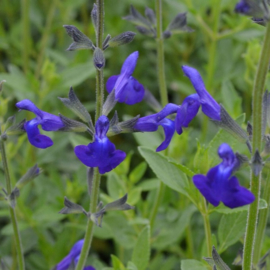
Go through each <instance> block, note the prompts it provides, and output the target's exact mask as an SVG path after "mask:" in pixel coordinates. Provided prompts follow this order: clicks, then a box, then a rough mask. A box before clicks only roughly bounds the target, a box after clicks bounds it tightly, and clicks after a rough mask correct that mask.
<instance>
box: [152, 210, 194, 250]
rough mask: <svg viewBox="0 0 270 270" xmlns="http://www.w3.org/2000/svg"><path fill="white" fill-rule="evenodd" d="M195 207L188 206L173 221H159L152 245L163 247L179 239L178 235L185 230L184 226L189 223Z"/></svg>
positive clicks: (158, 247)
mask: <svg viewBox="0 0 270 270" xmlns="http://www.w3.org/2000/svg"><path fill="white" fill-rule="evenodd" d="M196 210H197V208H196V207H195V206H194V205H190V206H188V207H187V208H186V209H185V210H184V212H183V213H182V214H181V216H180V217H179V218H178V219H177V220H176V221H174V222H170V223H168V222H166V223H165V222H164V220H162V221H160V222H159V226H156V227H157V228H155V229H157V230H158V231H159V234H158V235H157V237H156V238H155V240H154V242H153V247H154V248H157V249H165V248H166V247H167V246H169V245H172V244H173V243H175V242H177V241H179V239H180V237H181V236H182V235H183V233H184V232H185V229H186V227H187V226H188V225H189V222H190V218H191V216H192V215H193V214H194V213H195V211H196ZM168 228H170V229H168Z"/></svg>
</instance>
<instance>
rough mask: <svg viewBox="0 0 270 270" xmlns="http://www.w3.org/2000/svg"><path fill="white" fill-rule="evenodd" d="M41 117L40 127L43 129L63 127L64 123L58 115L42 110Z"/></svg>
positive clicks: (55, 129) (50, 129)
mask: <svg viewBox="0 0 270 270" xmlns="http://www.w3.org/2000/svg"><path fill="white" fill-rule="evenodd" d="M42 114H43V117H42V122H41V127H42V129H43V130H45V131H57V130H59V129H60V128H63V127H64V123H63V122H62V120H61V118H60V117H59V116H56V115H53V114H50V113H47V112H44V111H42Z"/></svg>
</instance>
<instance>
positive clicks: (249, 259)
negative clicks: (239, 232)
mask: <svg viewBox="0 0 270 270" xmlns="http://www.w3.org/2000/svg"><path fill="white" fill-rule="evenodd" d="M269 60H270V23H267V26H266V34H265V37H264V42H263V47H262V51H261V55H260V61H259V65H258V68H257V72H256V77H255V82H254V86H253V94H252V96H253V100H252V108H253V120H252V126H253V136H252V150H253V154H254V153H255V151H256V150H259V151H260V150H261V145H262V142H261V140H262V99H263V93H264V90H265V82H266V76H267V71H268V65H269ZM260 185H261V173H260V174H259V175H254V173H253V171H251V192H252V193H253V194H254V195H255V201H254V202H253V203H252V204H251V205H250V206H249V212H248V219H247V228H246V236H245V242H244V254H243V269H245V270H251V269H252V267H253V266H252V263H253V251H254V244H255V238H256V226H257V220H258V212H259V199H260Z"/></svg>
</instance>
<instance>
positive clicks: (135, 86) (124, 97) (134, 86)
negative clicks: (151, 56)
mask: <svg viewBox="0 0 270 270" xmlns="http://www.w3.org/2000/svg"><path fill="white" fill-rule="evenodd" d="M143 97H144V87H143V85H142V84H140V83H139V82H138V81H137V80H136V79H135V78H133V77H132V76H131V77H129V79H128V80H127V82H126V84H125V85H124V86H123V87H122V88H121V90H119V91H117V92H116V94H115V99H116V100H117V101H118V102H120V103H126V104H128V105H134V104H136V103H139V102H141V101H142V100H143Z"/></svg>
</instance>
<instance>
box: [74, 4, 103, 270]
mask: <svg viewBox="0 0 270 270" xmlns="http://www.w3.org/2000/svg"><path fill="white" fill-rule="evenodd" d="M96 4H97V17H98V19H97V21H98V22H97V30H96V45H97V47H99V48H100V49H102V41H103V32H104V0H97V2H96ZM103 97H104V77H103V71H102V70H97V71H96V116H95V119H96V121H97V119H98V118H99V117H100V116H101V114H102V105H103ZM100 179H101V175H100V173H99V170H98V168H95V169H94V179H93V184H92V185H93V186H92V191H91V200H90V213H95V212H96V208H97V204H98V196H99V187H100ZM94 226H95V224H94V223H93V222H92V221H91V220H88V222H87V227H86V233H85V237H84V244H83V248H82V251H81V255H80V259H79V261H78V264H77V266H76V270H83V268H84V265H85V262H86V259H87V256H88V253H89V250H90V247H91V243H92V239H93V233H94Z"/></svg>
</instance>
